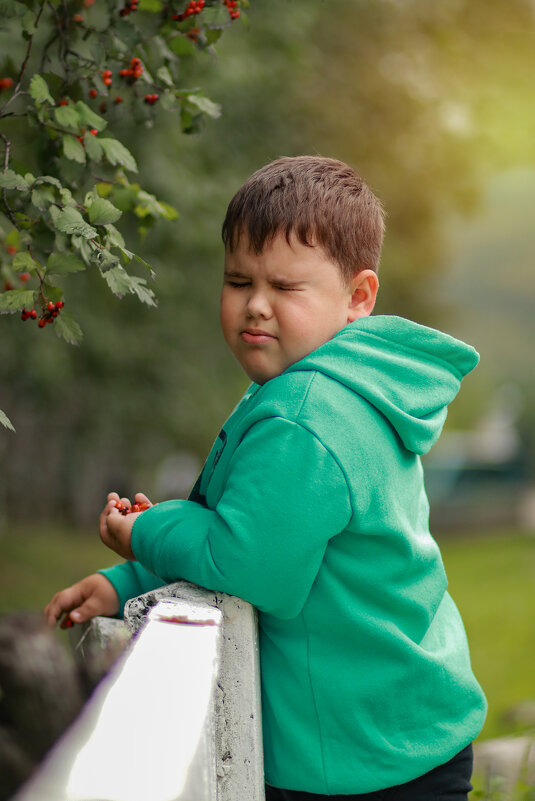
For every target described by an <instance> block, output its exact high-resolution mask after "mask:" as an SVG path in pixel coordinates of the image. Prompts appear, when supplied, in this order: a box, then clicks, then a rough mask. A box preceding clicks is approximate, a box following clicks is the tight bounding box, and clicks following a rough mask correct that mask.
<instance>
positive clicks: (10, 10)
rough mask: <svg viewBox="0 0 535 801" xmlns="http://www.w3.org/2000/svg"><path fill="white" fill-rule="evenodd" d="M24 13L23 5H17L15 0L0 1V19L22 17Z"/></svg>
mask: <svg viewBox="0 0 535 801" xmlns="http://www.w3.org/2000/svg"><path fill="white" fill-rule="evenodd" d="M25 13H26V6H25V5H24V3H19V2H18V1H17V0H0V19H2V18H6V19H7V18H13V17H23V16H24V14H25Z"/></svg>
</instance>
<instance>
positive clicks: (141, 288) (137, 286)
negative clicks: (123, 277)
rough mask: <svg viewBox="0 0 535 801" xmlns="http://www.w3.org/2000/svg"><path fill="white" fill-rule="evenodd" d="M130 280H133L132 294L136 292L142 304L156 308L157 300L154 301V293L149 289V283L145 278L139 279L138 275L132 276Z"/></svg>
mask: <svg viewBox="0 0 535 801" xmlns="http://www.w3.org/2000/svg"><path fill="white" fill-rule="evenodd" d="M130 278H131V279H132V284H133V286H132V289H131V290H130V291H131V292H132V291H133V292H135V293H136V295H137V296H138V298H139V299H140V301H141V302H142V303H146V304H147V306H156V305H157V304H156V300H155V299H154V292H153V291H152V289H149V288H148V287H147V282H146V281H145V279H144V278H138V276H137V275H131V276H130Z"/></svg>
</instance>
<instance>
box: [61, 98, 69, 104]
mask: <svg viewBox="0 0 535 801" xmlns="http://www.w3.org/2000/svg"><path fill="white" fill-rule="evenodd" d="M59 105H60V106H68V105H69V101H68V100H67V98H66V97H62V98H61V100H60V101H59Z"/></svg>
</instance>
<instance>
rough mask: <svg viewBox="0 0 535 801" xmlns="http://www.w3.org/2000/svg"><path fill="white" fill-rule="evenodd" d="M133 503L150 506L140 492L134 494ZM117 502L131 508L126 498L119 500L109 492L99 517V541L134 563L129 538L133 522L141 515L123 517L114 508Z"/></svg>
mask: <svg viewBox="0 0 535 801" xmlns="http://www.w3.org/2000/svg"><path fill="white" fill-rule="evenodd" d="M134 501H135V503H136V504H148V505H149V506H152V503H151V502H150V501H149V499H148V498H147V496H146V495H144V494H143V493H142V492H138V493H136V495H135V498H134ZM118 502H121V503H122V504H123V507H124V506H126V507H128V508H132V504H131V503H130V500H129V499H128V498H119V496H118V494H117V493H116V492H110V494H109V495H108V502H107V504H106V506H105V507H104V509H103V511H102V514H101V515H100V539H101V540H102V542H103V543H104V545H107V546H108V548H111V550H112V551H115V553H116V554H118V555H119V556H122V557H123V559H129V560H131V561H135V558H136V557H135V556H134V554H133V551H132V548H131V546H130V538H131V536H132V528H133V527H134V523H135V521H136V520H137V518H138V517H139V515H140V514H143V513H142V512H130V513H129V514H127V515H123V514H121V512H120V511H119V509H118V508H117V506H116V504H117V503H118Z"/></svg>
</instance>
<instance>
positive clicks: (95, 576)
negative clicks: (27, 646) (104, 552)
mask: <svg viewBox="0 0 535 801" xmlns="http://www.w3.org/2000/svg"><path fill="white" fill-rule="evenodd" d="M118 611H119V596H118V595H117V593H116V591H115V589H114V587H113V585H112V584H111V582H110V581H108V579H107V578H106V577H105V576H103V575H102V574H101V573H92V574H91V575H90V576H86V578H84V579H82V581H79V582H78V583H77V584H73V585H72V587H67V589H65V590H61V592H57V593H56V594H55V595H54V596H53V598H52V600H51V601H50V602H49V603H48V604H47V605H46V607H45V610H44V615H45V617H46V619H47V622H48V625H49V626H55V625H56V623H57V621H58V620H59V619H60V618H61V617H62V616H63V620H62V621H61V623H60V628H62V629H66V628H69V627H70V626H71V625H72V623H84V622H85V621H86V620H90V619H91V618H92V617H97V616H98V615H103V616H105V617H113V616H114V615H116V614H117V612H118Z"/></svg>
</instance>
